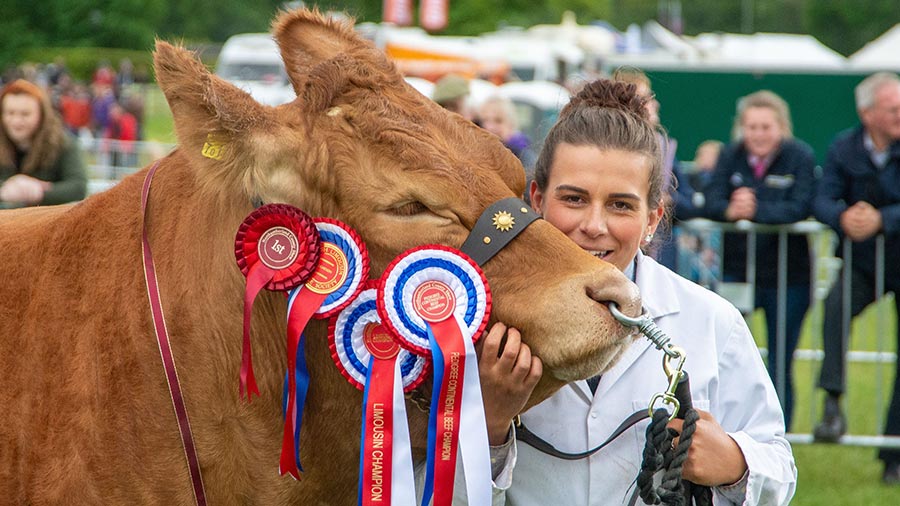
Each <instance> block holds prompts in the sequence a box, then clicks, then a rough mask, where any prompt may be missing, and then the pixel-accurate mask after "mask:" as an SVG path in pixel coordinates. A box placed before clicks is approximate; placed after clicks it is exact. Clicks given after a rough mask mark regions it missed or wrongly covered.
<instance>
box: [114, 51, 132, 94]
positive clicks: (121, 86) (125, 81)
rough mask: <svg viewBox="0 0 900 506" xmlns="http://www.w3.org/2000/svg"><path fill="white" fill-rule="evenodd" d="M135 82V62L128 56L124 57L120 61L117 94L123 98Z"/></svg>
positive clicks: (117, 75) (117, 74)
mask: <svg viewBox="0 0 900 506" xmlns="http://www.w3.org/2000/svg"><path fill="white" fill-rule="evenodd" d="M133 84H134V64H133V63H131V60H129V59H128V58H122V60H121V61H120V62H119V72H117V73H116V96H118V97H120V98H121V97H122V96H123V95H124V94H125V93H126V92H127V91H128V88H129V87H130V86H131V85H133Z"/></svg>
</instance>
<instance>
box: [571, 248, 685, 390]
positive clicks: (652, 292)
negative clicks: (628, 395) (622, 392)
mask: <svg viewBox="0 0 900 506" xmlns="http://www.w3.org/2000/svg"><path fill="white" fill-rule="evenodd" d="M672 275H673V274H672V273H671V272H669V271H668V269H667V268H666V267H663V266H662V265H659V264H658V263H656V261H654V260H653V259H652V258H649V257H646V256H644V255H643V253H641V252H640V251H638V254H637V275H636V279H635V281H636V284H637V286H638V289H640V291H641V304H642V305H643V307H644V309H645V310H646V311H647V312H648V313H649V314H650V315H651V316H652V317H653V320H654V321H658V320H659V319H660V318H661V317H663V316H667V315H670V314H675V313H678V312H680V311H681V303H680V301H679V300H678V299H677V297H675V296H674V294H676V293H678V292H677V291H676V289H675V284H674V282H673V280H672ZM652 346H653V345H652V343H651V342H650V340H649V339H647V338H645V337H643V336H640V337H638V338H637V339H636V340H635V341H634V342H633V343H631V346H629V347H628V349H627V350H625V352H624V353H623V354H622V356H621V357H619V361H618V362H616V365H614V366H613V367H612V368H611V369H609V370H608V371H606V372H605V373H603V377H602V378H601V379H600V384H598V385H597V393H596V395H594V394H592V393H591V390H590V388H589V387H588V385H587V381H576V382H575V383H574V384H573V385H572V386H573V387H574V388H576V389H578V390H580V391H581V393H582V394H583V396H584V398H585V400H587V401H588V402H591V399H592V398H594V397H596V398H598V399H599V398H600V397H601V396H602V395H603V394H604V393H605V392H607V391H608V390H609V389H610V388H612V386H613V385H614V384H615V382H616V381H617V380H618V379H619V377H620V376H622V374H624V373H625V371H627V370H628V368H630V367H631V366H632V365H633V364H634V363H635V361H637V359H638V358H639V357H640V356H641V355H643V354H644V352H645V351H647V349H648V348H652ZM660 353H661V352H660ZM660 361H662V356H660ZM660 374H662V371H660Z"/></svg>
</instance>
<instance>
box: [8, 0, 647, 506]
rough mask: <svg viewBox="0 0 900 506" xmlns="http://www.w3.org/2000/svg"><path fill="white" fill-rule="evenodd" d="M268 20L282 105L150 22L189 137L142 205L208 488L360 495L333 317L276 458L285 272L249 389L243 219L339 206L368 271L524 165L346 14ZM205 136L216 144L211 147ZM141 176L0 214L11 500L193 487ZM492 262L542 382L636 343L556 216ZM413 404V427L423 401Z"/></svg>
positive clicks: (618, 278)
mask: <svg viewBox="0 0 900 506" xmlns="http://www.w3.org/2000/svg"><path fill="white" fill-rule="evenodd" d="M274 27H275V34H276V38H277V40H278V43H279V45H280V47H281V51H282V54H283V57H284V60H285V62H286V65H287V69H288V73H289V75H290V78H291V81H292V82H293V84H294V88H295V90H296V92H297V95H298V98H297V99H296V100H295V101H294V102H293V103H290V104H286V105H282V106H279V107H277V108H270V107H266V106H262V105H260V104H258V103H256V102H255V101H253V100H252V99H251V98H250V96H249V95H247V94H246V93H244V92H243V91H240V90H238V89H236V88H234V87H233V86H231V85H229V84H227V83H226V82H224V81H222V80H220V79H218V78H216V77H215V76H212V75H210V74H209V72H208V71H207V70H206V68H204V67H203V65H201V64H200V63H199V62H198V61H196V60H195V59H194V57H193V56H192V55H190V54H189V53H188V52H186V51H184V50H182V49H178V48H175V47H172V46H170V45H169V44H166V43H163V42H160V43H158V44H157V48H156V75H157V78H158V81H159V83H160V86H161V87H162V89H163V92H164V93H165V95H166V97H167V99H168V101H169V105H170V107H171V109H172V113H173V115H174V119H175V125H176V129H177V133H178V138H179V141H180V147H179V148H178V149H177V150H176V151H175V152H173V153H172V154H171V155H169V156H168V157H166V158H165V159H163V160H162V161H161V164H160V166H159V170H158V171H157V173H156V176H155V178H154V180H153V186H152V189H151V193H150V200H149V208H148V216H147V224H146V226H147V230H148V234H149V240H150V244H151V245H152V248H153V252H154V255H155V259H156V267H157V272H158V275H159V282H160V290H161V294H162V303H163V306H164V308H165V316H166V319H167V322H168V329H169V332H170V334H171V338H172V343H173V350H174V354H175V360H176V361H177V364H178V371H179V375H180V378H181V384H182V388H183V390H184V393H185V398H186V402H187V409H188V412H189V415H190V418H191V423H192V425H193V436H194V440H195V441H196V445H197V451H198V454H199V459H200V463H201V466H202V472H203V478H204V481H205V484H206V493H207V497H208V499H209V503H210V504H213V505H225V504H229V505H230V504H266V505H275V504H295V505H296V504H304V505H305V504H338V505H344V504H353V503H354V502H355V500H356V499H355V498H356V487H355V486H354V485H355V484H356V475H357V464H358V454H359V453H358V452H359V425H360V403H361V394H360V392H359V391H357V390H356V389H355V388H353V387H352V386H350V385H349V384H347V382H346V381H345V380H344V379H343V378H342V377H341V375H340V374H339V373H338V371H337V370H336V369H335V367H334V365H333V364H332V362H331V359H330V357H329V351H328V347H327V344H326V337H325V330H326V329H325V326H324V325H322V324H321V322H319V323H314V324H312V326H311V327H310V328H309V329H308V333H307V347H306V353H307V357H308V362H309V369H310V375H311V377H312V381H313V383H312V388H311V390H310V393H309V397H308V400H307V405H306V410H305V417H304V423H303V433H302V435H301V449H302V458H303V464H304V468H305V471H306V472H305V474H304V475H303V479H302V480H301V481H300V482H296V481H294V480H292V479H290V478H288V477H280V476H279V474H278V456H279V453H280V444H281V431H282V420H281V408H280V398H281V387H282V379H283V377H284V376H283V374H284V369H285V358H284V339H285V323H284V322H285V299H284V297H283V296H282V295H280V294H274V293H266V294H263V295H261V296H260V298H259V299H258V300H257V302H256V306H255V309H254V316H253V330H252V333H253V335H254V336H255V337H254V341H253V347H254V349H253V352H254V359H255V360H254V361H255V363H256V374H257V379H258V382H259V387H260V391H261V394H262V396H261V398H259V399H256V400H254V402H253V403H251V404H246V403H245V402H242V401H241V400H240V399H239V397H238V371H239V369H240V362H241V321H242V319H241V318H242V296H243V286H244V278H243V276H242V275H241V273H240V271H239V269H238V267H237V266H236V264H235V261H234V256H233V241H234V236H235V232H236V230H237V228H238V225H239V224H240V223H241V221H242V220H243V218H244V217H245V216H246V215H247V214H249V213H250V212H251V211H252V210H253V205H252V203H251V202H253V201H255V200H261V201H263V202H266V203H275V202H284V203H289V204H292V205H295V206H297V207H300V208H302V209H304V210H305V211H306V212H307V213H309V214H310V215H312V216H331V217H334V218H337V219H340V220H342V221H344V222H346V223H348V224H349V225H350V226H352V227H354V228H355V229H356V230H357V231H358V232H359V233H360V235H361V236H362V238H363V239H364V240H365V241H366V243H367V244H368V248H369V251H370V254H371V256H372V266H373V270H372V272H373V274H372V275H373V276H375V275H378V274H380V273H381V271H382V270H383V269H384V268H385V267H386V265H387V264H388V262H389V261H390V260H391V259H392V258H393V257H394V256H396V255H397V254H398V253H400V252H401V251H403V250H405V249H407V248H409V247H412V246H415V245H418V244H423V243H442V244H448V245H452V246H457V247H458V246H459V245H461V244H462V242H463V240H464V239H465V237H466V235H467V233H468V231H469V229H470V228H471V227H472V226H473V224H474V223H475V221H476V219H477V218H478V216H479V214H480V213H481V212H482V210H483V209H485V207H487V206H488V205H489V204H491V203H492V202H494V201H496V200H499V199H502V198H505V197H510V196H513V195H518V194H521V193H522V189H523V185H524V178H523V173H522V167H521V165H520V164H519V163H518V161H517V160H516V158H515V157H514V156H513V155H512V154H511V153H510V152H509V151H508V150H506V149H505V148H503V146H502V145H501V144H500V142H499V141H498V140H496V139H495V138H494V137H492V136H491V135H490V134H488V133H486V132H484V131H482V130H481V129H479V128H477V127H476V126H474V125H472V124H470V123H468V122H466V121H465V120H463V119H462V118H461V117H459V116H456V115H452V114H449V113H447V112H445V111H443V110H442V109H440V108H439V107H438V106H436V105H434V104H432V103H431V102H430V101H429V100H428V99H426V98H425V97H423V96H421V95H420V94H418V93H417V92H416V91H414V90H413V89H412V88H411V87H409V86H408V85H406V84H405V83H404V81H403V80H402V78H401V76H400V75H399V74H398V73H397V72H396V71H395V69H394V68H393V66H392V65H391V64H390V63H389V62H388V61H387V60H386V59H385V58H384V57H383V56H382V54H381V53H380V52H379V51H378V50H376V49H375V48H374V47H372V46H371V45H370V44H369V43H368V42H365V41H363V40H361V39H360V38H358V37H357V36H356V35H354V32H353V31H352V29H351V28H350V27H349V26H346V25H343V24H339V23H336V22H331V21H325V20H323V19H322V18H321V17H320V16H319V15H318V14H316V13H311V12H308V11H297V12H292V13H287V14H283V15H281V17H280V18H279V19H278V20H277V21H276V23H275V25H274ZM210 135H212V137H210ZM210 138H212V139H215V140H217V141H220V142H222V143H224V144H225V148H224V150H223V153H222V154H223V156H222V157H221V159H213V158H207V157H204V156H203V155H202V154H201V151H202V150H203V146H204V144H205V143H206V142H207V141H208V140H209V139H210ZM145 175H146V169H145V170H144V171H142V172H141V173H139V174H137V175H135V176H132V177H130V178H128V179H126V180H125V181H123V182H122V183H120V184H119V185H118V186H116V187H114V188H112V189H111V190H109V191H107V192H104V193H102V194H99V195H96V196H94V197H91V198H89V199H87V200H85V201H84V202H81V203H79V204H77V205H74V206H59V207H50V208H43V209H30V210H21V211H8V212H5V213H3V214H0V251H2V252H3V260H2V262H0V280H2V285H0V299H2V301H3V302H2V306H0V307H2V309H0V361H2V364H3V365H2V371H3V374H2V376H0V378H2V379H0V502H2V503H7V504H104V505H105V504H165V505H183V504H191V503H192V502H193V494H192V491H191V486H190V480H189V477H188V469H187V465H186V462H185V458H184V454H183V451H182V448H181V441H180V439H179V435H178V429H177V425H176V422H175V417H174V414H173V410H172V403H171V401H170V399H169V393H168V390H167V387H166V381H165V376H164V373H163V369H162V366H161V362H160V354H159V351H158V349H157V344H156V341H155V338H154V334H153V326H152V323H151V317H150V311H149V304H148V299H147V295H146V288H145V286H146V285H145V282H144V275H143V272H142V268H141V242H140V237H141V227H142V216H141V211H140V194H141V184H142V181H143V178H144V176H145ZM485 270H486V274H487V277H488V279H489V280H490V282H491V284H492V289H493V291H494V294H495V306H494V308H495V309H494V317H495V318H496V319H500V320H503V321H505V322H509V323H510V324H513V325H515V326H517V327H518V328H520V329H522V331H523V335H524V336H525V339H526V340H527V341H528V343H529V344H530V345H531V346H532V349H533V350H534V353H535V354H537V355H538V356H540V357H541V358H542V359H543V361H544V367H545V375H544V379H543V380H542V382H541V384H540V385H539V387H538V390H537V391H536V393H535V395H534V398H533V399H532V402H537V401H540V400H541V399H543V398H546V397H547V396H548V395H549V394H550V393H552V392H553V391H554V390H555V389H557V388H559V387H560V386H561V385H562V384H563V383H564V382H567V381H571V380H575V379H578V378H584V377H587V376H589V375H592V374H595V373H596V372H598V371H601V370H604V369H606V368H607V367H609V365H610V364H611V362H612V361H614V360H615V358H616V357H617V355H618V353H619V352H620V351H621V349H622V348H623V346H624V343H626V342H627V338H626V337H625V334H624V331H623V329H622V328H621V327H620V326H618V325H617V324H615V323H614V321H613V320H612V319H611V317H610V315H609V312H608V311H607V310H606V307H605V306H604V305H603V304H600V303H599V302H598V301H607V300H615V301H617V302H619V303H620V304H621V305H622V306H623V307H625V308H626V310H627V311H628V312H629V313H631V314H634V313H635V311H636V308H637V304H638V301H637V297H636V291H635V289H634V287H633V286H632V285H631V284H630V283H628V282H627V281H626V280H625V279H624V277H623V276H622V275H621V274H620V273H619V272H618V271H617V270H616V269H615V268H614V267H611V266H610V265H608V264H606V263H604V262H602V261H600V260H598V259H596V258H594V257H592V256H591V255H589V254H588V253H585V252H584V251H582V250H580V249H579V248H578V247H577V246H576V245H575V244H574V243H572V242H570V241H569V240H567V239H566V237H565V236H564V235H563V234H561V233H560V232H558V231H557V230H556V229H554V228H553V227H552V226H551V225H549V224H547V223H545V222H542V221H538V222H537V223H535V224H533V225H532V226H531V227H529V228H528V229H527V230H526V231H525V232H524V233H523V234H522V235H521V236H519V237H518V238H517V239H516V240H515V241H513V242H512V243H511V245H509V246H508V247H507V248H506V249H505V250H503V251H502V252H501V253H500V254H499V255H498V256H497V257H495V258H494V259H493V260H491V261H490V262H488V264H487V265H486V267H485ZM410 412H411V413H413V416H412V419H411V420H410V424H411V430H412V434H413V438H414V445H416V444H417V445H419V446H423V445H424V425H425V417H424V415H423V414H421V413H419V412H418V411H416V410H415V409H414V408H410Z"/></svg>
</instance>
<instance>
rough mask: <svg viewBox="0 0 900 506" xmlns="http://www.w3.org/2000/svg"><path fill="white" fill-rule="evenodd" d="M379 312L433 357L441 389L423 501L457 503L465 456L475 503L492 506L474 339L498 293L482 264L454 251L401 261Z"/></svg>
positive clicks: (382, 292)
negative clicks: (458, 478) (493, 292)
mask: <svg viewBox="0 0 900 506" xmlns="http://www.w3.org/2000/svg"><path fill="white" fill-rule="evenodd" d="M377 302H378V313H379V315H380V316H381V319H382V322H383V324H384V325H385V326H386V327H387V328H388V329H389V330H390V331H391V332H392V334H393V335H394V337H395V339H397V340H398V342H399V343H400V345H401V346H403V347H404V348H407V349H409V350H411V351H414V352H416V353H419V354H428V355H430V356H431V357H432V362H433V365H434V388H433V390H432V398H431V411H430V415H429V428H428V462H427V472H426V477H425V489H424V494H423V497H422V504H423V505H427V504H428V503H429V502H430V501H431V500H432V495H433V501H434V502H433V504H434V505H435V506H450V505H451V504H452V501H453V483H454V476H455V472H456V456H457V451H459V454H460V455H461V456H462V462H463V469H464V474H465V478H466V493H467V496H468V502H469V504H490V501H491V464H490V452H489V446H488V438H487V428H486V427H485V418H484V405H483V402H482V398H481V385H480V383H479V379H478V360H477V357H476V355H475V347H474V342H475V341H477V340H478V339H479V338H480V337H481V335H482V333H483V332H484V329H485V326H486V325H487V321H488V318H489V316H490V309H491V295H490V288H489V287H488V284H487V280H486V279H485V277H484V274H483V273H482V271H481V269H480V268H479V267H478V265H477V264H476V263H475V262H474V261H473V260H472V259H470V258H469V257H468V256H466V255H465V254H463V253H461V252H459V251H457V250H455V249H452V248H448V247H446V246H441V245H427V246H420V247H417V248H413V249H411V250H408V251H406V252H405V253H402V254H401V255H400V256H398V257H397V258H396V259H395V260H394V261H393V262H392V263H391V265H389V266H388V268H387V269H386V270H385V272H384V275H383V276H382V281H381V285H380V286H379V289H378V301H377Z"/></svg>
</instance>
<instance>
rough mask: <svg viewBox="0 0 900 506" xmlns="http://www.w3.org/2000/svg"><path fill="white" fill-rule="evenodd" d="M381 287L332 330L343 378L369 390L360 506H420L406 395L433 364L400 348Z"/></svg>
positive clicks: (362, 297) (372, 287)
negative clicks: (385, 320) (380, 300)
mask: <svg viewBox="0 0 900 506" xmlns="http://www.w3.org/2000/svg"><path fill="white" fill-rule="evenodd" d="M377 296H378V290H377V283H376V282H374V281H370V282H369V283H368V284H367V288H366V289H364V290H363V291H362V293H360V294H359V297H357V298H356V299H354V300H353V302H351V303H350V305H348V306H347V307H346V308H344V310H343V311H341V312H340V313H339V314H338V315H337V316H335V317H333V318H332V319H331V322H330V324H329V329H328V330H329V332H328V338H329V343H328V344H329V347H330V348H331V356H332V358H333V359H334V362H335V364H336V365H337V366H338V369H339V370H340V371H341V374H342V375H343V376H344V377H345V378H347V380H348V381H349V382H350V384H352V385H353V386H355V387H356V388H359V389H360V390H363V392H364V396H363V419H362V430H361V441H360V464H359V470H360V474H359V488H358V490H359V498H358V503H359V505H360V506H370V505H377V504H395V505H412V504H415V480H414V475H413V466H412V450H411V447H410V443H409V427H408V426H407V420H406V406H405V401H404V396H403V393H404V391H407V392H408V391H410V390H412V389H414V388H416V386H418V385H419V383H421V382H422V381H423V380H424V379H425V377H426V375H427V372H428V360H427V359H426V358H425V357H422V356H419V355H416V354H414V353H411V352H409V351H408V350H404V349H402V348H400V345H399V344H397V342H396V341H395V340H394V339H393V337H392V336H391V334H390V333H389V332H388V330H387V329H386V328H385V327H384V326H383V325H382V324H381V318H380V317H379V316H378V310H377V308H376V298H377Z"/></svg>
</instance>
